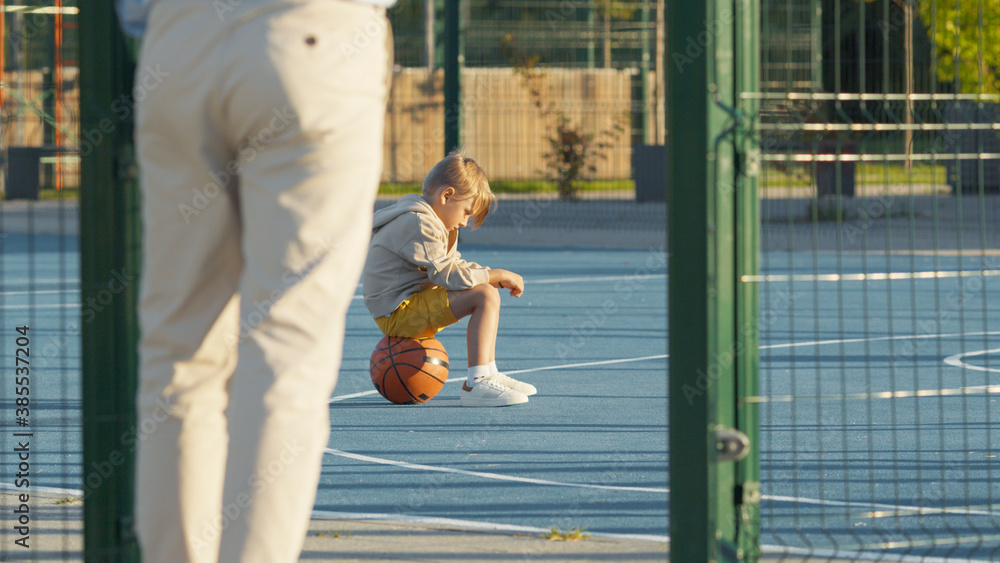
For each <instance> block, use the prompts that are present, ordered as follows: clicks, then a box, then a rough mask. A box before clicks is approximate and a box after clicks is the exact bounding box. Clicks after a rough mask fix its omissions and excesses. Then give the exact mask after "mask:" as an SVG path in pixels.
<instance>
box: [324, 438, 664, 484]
mask: <svg viewBox="0 0 1000 563" xmlns="http://www.w3.org/2000/svg"><path fill="white" fill-rule="evenodd" d="M324 451H325V452H326V453H328V454H331V455H335V456H339V457H346V458H348V459H355V460H358V461H366V462H369V463H377V464H379V465H392V466H394V467H402V468H405V469H417V470H420V471H437V472H439V473H453V474H456V475H467V476H470V477H481V478H483V479H494V480H497V481H515V482H518V483H528V484H530V485H545V486H549V487H572V488H576V489H600V490H604V491H630V492H640V493H663V494H666V493H667V489H664V488H655V487H620V486H616V485H591V484H588V483H564V482H561V481H549V480H547V479H532V478H530V477H515V476H512V475H501V474H499V473H485V472H482V471H467V470H465V469H455V468H453V467H438V466H434V465H423V464H419V463H409V462H405V461H396V460H392V459H384V458H380V457H372V456H367V455H361V454H354V453H351V452H345V451H342V450H335V449H333V448H325V449H324Z"/></svg>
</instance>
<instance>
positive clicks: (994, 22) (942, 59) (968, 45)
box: [906, 0, 1000, 94]
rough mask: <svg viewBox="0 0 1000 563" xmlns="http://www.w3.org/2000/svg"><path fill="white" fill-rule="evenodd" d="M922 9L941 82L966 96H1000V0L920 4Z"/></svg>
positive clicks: (924, 0) (943, 0)
mask: <svg viewBox="0 0 1000 563" xmlns="http://www.w3.org/2000/svg"><path fill="white" fill-rule="evenodd" d="M906 1H910V2H912V1H914V0H906ZM919 6H920V18H921V20H922V21H923V22H924V24H925V25H926V26H927V30H928V34H932V35H933V39H934V44H935V51H936V53H937V76H938V80H940V81H941V82H948V83H954V84H955V90H956V91H957V92H962V93H966V94H998V93H1000V0H979V1H969V0H964V1H963V0H937V1H936V2H930V1H929V0H921V2H919Z"/></svg>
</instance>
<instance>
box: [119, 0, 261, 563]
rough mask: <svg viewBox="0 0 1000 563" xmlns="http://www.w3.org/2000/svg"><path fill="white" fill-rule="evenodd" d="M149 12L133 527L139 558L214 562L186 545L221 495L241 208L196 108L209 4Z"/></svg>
mask: <svg viewBox="0 0 1000 563" xmlns="http://www.w3.org/2000/svg"><path fill="white" fill-rule="evenodd" d="M154 14H155V17H154V18H153V19H152V20H151V21H150V29H149V33H148V35H147V37H146V39H145V41H144V48H143V51H142V54H141V57H140V63H139V65H138V76H137V80H136V83H137V89H136V91H135V92H136V95H135V97H136V100H137V114H136V131H135V139H136V148H137V153H138V158H139V161H140V164H141V182H142V189H143V196H142V217H143V244H142V247H143V260H142V262H143V265H142V274H141V280H140V283H141V292H140V304H139V322H140V330H141V340H140V345H139V361H140V368H139V379H140V381H139V389H138V393H137V411H138V425H137V432H138V436H137V442H138V450H137V465H138V468H137V478H136V517H137V529H138V534H139V539H140V542H141V545H142V550H143V555H144V560H145V561H148V562H163V563H166V562H169V563H184V562H214V561H216V559H217V556H218V535H216V536H215V537H214V538H211V537H208V538H204V539H203V540H201V541H200V543H199V540H198V539H197V538H198V533H199V532H200V530H201V528H202V526H203V524H204V522H206V521H215V520H217V519H218V515H219V511H220V506H221V500H222V483H223V475H224V468H225V460H226V451H227V444H228V439H229V436H228V433H227V425H226V419H225V416H224V413H225V409H226V406H227V403H228V394H227V390H226V386H227V384H228V380H229V377H230V375H231V374H232V372H233V369H234V368H235V365H236V346H235V342H234V340H233V339H232V338H231V337H230V335H231V334H234V333H235V331H236V330H237V318H238V311H239V298H238V296H237V295H236V292H237V286H238V282H239V276H240V273H241V271H242V269H243V259H242V253H241V250H240V245H239V217H238V202H237V198H236V196H235V188H236V186H235V184H234V183H232V182H222V181H219V180H220V177H218V175H217V173H218V172H219V171H220V170H225V167H226V164H227V162H228V161H230V159H231V158H232V156H231V155H230V154H229V152H228V151H227V149H226V144H225V143H224V142H223V140H222V139H221V138H220V137H219V136H218V135H217V134H216V133H215V130H216V129H215V127H216V125H217V123H216V122H213V120H212V119H211V116H209V117H206V111H205V108H206V107H207V106H208V105H210V103H211V100H212V97H213V96H214V92H213V90H212V87H211V81H209V80H205V76H206V75H210V72H209V71H208V69H207V67H206V60H208V57H209V56H210V54H211V53H212V52H213V50H214V47H215V41H217V39H218V35H212V34H210V33H208V32H207V30H208V29H209V27H210V26H207V25H205V24H206V23H211V22H212V20H213V19H214V14H213V13H212V11H211V7H210V5H208V4H204V5H203V6H202V7H200V8H199V7H192V6H191V5H187V6H185V5H183V4H180V5H179V4H175V3H172V2H161V3H160V5H159V6H158V7H157V9H156V11H155V12H154ZM217 23H218V22H217V21H216V22H215V24H216V25H217ZM212 31H213V32H215V31H217V30H215V29H212ZM213 175H215V176H214V177H213ZM108 275H109V277H110V276H111V272H108ZM123 445H124V444H123Z"/></svg>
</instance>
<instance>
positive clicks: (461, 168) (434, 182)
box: [423, 151, 497, 229]
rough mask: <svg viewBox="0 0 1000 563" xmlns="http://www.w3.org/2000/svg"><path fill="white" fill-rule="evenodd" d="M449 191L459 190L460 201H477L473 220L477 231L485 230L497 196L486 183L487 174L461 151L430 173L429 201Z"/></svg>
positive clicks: (425, 189)
mask: <svg viewBox="0 0 1000 563" xmlns="http://www.w3.org/2000/svg"><path fill="white" fill-rule="evenodd" d="M449 187H450V188H454V189H455V197H456V198H458V199H466V198H470V197H473V198H475V202H474V203H473V207H472V217H473V219H475V221H476V226H475V227H473V228H474V229H478V228H479V227H481V226H482V224H483V221H485V220H486V216H487V215H489V214H490V212H492V211H493V208H494V206H496V203H497V198H496V196H495V195H493V192H492V191H491V190H490V183H489V181H487V180H486V172H483V169H482V168H481V167H480V166H479V165H478V164H476V161H475V160H472V159H471V158H468V157H466V156H465V155H464V154H462V152H461V151H452V152H451V153H450V154H448V156H446V157H444V159H443V160H441V162H438V163H437V164H435V165H434V168H431V171H430V172H428V173H427V177H426V178H424V185H423V194H424V197H425V198H430V197H432V196H434V195H435V194H436V193H437V192H438V190H441V189H444V188H449Z"/></svg>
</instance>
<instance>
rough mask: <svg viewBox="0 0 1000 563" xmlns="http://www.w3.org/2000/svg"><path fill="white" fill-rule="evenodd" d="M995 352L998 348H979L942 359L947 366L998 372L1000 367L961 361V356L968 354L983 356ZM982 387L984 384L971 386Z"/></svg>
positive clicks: (964, 356)
mask: <svg viewBox="0 0 1000 563" xmlns="http://www.w3.org/2000/svg"><path fill="white" fill-rule="evenodd" d="M997 352H1000V348H994V349H993V350H979V351H977V352H965V353H964V354H955V355H954V356H948V357H947V358H945V359H944V363H946V364H948V365H949V366H955V367H957V368H965V369H971V370H975V371H994V372H1000V369H997V368H988V367H986V366H977V365H974V364H967V363H965V362H963V361H962V358H968V357H969V356H985V355H987V354H996V353H997ZM984 387H986V386H980V387H973V389H980V388H984Z"/></svg>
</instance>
